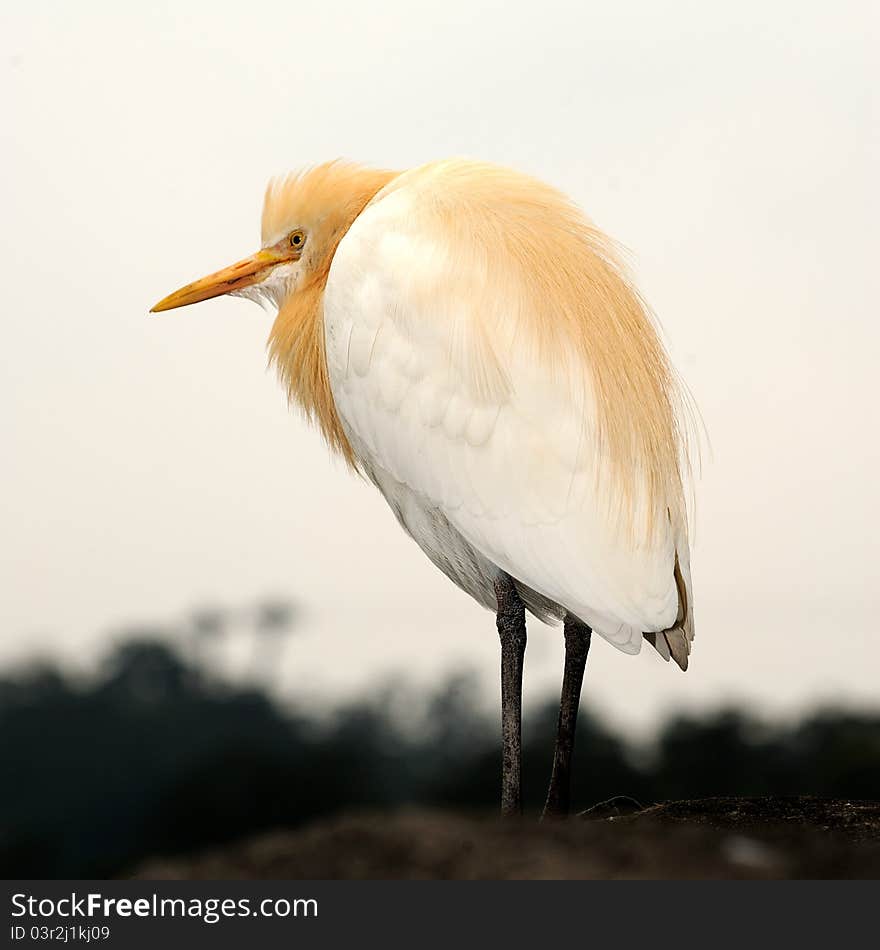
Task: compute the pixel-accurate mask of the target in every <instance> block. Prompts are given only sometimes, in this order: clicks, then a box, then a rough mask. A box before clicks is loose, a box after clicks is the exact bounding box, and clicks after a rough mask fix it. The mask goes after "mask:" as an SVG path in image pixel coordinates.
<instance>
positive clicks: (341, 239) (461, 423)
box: [152, 158, 694, 818]
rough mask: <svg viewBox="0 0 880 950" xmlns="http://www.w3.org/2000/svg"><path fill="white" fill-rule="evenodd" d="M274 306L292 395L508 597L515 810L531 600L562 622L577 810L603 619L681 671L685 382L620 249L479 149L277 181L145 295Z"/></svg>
mask: <svg viewBox="0 0 880 950" xmlns="http://www.w3.org/2000/svg"><path fill="white" fill-rule="evenodd" d="M225 294H231V295H234V296H240V297H245V298H248V299H251V300H254V301H256V302H260V303H262V304H264V305H267V306H268V307H269V308H270V309H271V310H274V311H275V314H276V315H275V318H274V322H273V324H272V327H271V331H270V334H269V339H268V353H269V360H270V363H271V364H272V365H273V366H274V367H275V369H276V370H277V372H278V375H279V377H280V380H281V383H282V385H283V387H284V388H285V389H286V392H287V395H288V398H289V400H290V403H291V404H293V405H295V406H297V407H299V409H300V410H301V411H302V413H303V414H304V415H305V417H306V418H307V419H308V420H310V421H311V422H313V423H315V424H316V425H317V427H318V428H319V429H320V431H321V433H322V434H323V436H324V438H325V440H326V442H327V444H328V446H329V447H330V449H331V450H332V452H333V453H335V454H336V455H338V456H340V457H341V458H342V459H343V460H344V462H345V463H346V464H347V466H348V467H350V468H351V469H352V471H354V472H356V473H358V474H359V475H361V476H362V477H364V478H365V479H367V480H368V481H369V482H372V484H373V485H374V486H375V487H376V488H377V489H378V490H379V492H380V493H381V494H382V496H384V498H385V500H386V502H387V503H388V505H389V507H390V508H391V510H392V512H393V514H394V515H395V517H396V518H397V521H398V522H399V524H400V526H401V527H402V528H403V530H404V531H405V532H406V533H407V534H408V535H409V536H410V538H412V540H413V541H415V543H416V544H417V545H418V547H419V548H421V550H422V551H423V552H424V554H426V555H427V557H428V558H429V559H430V560H431V561H432V562H433V563H434V565H436V567H438V568H439V569H440V570H441V571H442V572H443V573H444V574H445V575H446V576H447V577H448V578H449V580H451V581H452V582H453V583H454V584H455V585H457V586H458V587H459V588H461V589H462V590H463V591H465V592H466V593H467V594H469V595H470V596H471V597H472V598H473V599H474V600H475V601H476V602H477V603H478V604H480V605H482V606H483V607H486V608H488V609H489V610H491V611H492V612H494V613H495V619H496V627H497V632H498V636H499V639H500V647H501V650H500V652H501V753H502V754H501V812H502V814H503V815H506V816H517V815H521V814H522V787H521V785H522V780H521V772H522V680H523V669H524V658H525V649H526V642H527V634H526V614H527V613H529V614H531V615H532V616H534V617H536V618H537V619H539V620H541V621H545V622H547V623H550V624H557V625H558V624H560V623H561V625H562V632H563V637H564V646H565V659H564V668H563V682H562V690H561V695H560V705H559V717H558V723H557V735H556V743H555V749H554V757H553V764H552V769H551V775H550V783H549V789H548V793H547V797H546V801H545V805H544V809H543V812H542V816H543V817H547V818H553V817H562V816H565V815H567V814H568V813H569V811H570V808H571V771H572V755H573V749H574V740H575V729H576V723H577V717H578V707H579V703H580V696H581V688H582V683H583V678H584V672H585V668H586V661H587V655H588V652H589V650H590V645H591V640H592V634H593V633H596V634H598V635H599V636H600V637H601V638H602V639H603V640H605V641H608V642H609V643H611V644H612V645H613V646H615V647H617V649H618V650H621V651H623V652H624V653H627V654H636V653H638V652H639V651H640V649H641V646H642V644H643V643H644V642H645V641H647V642H648V643H649V644H650V645H651V646H652V647H653V648H654V649H655V650H656V651H657V652H658V653H659V654H660V655H661V656H662V657H663V658H664V659H666V660H669V659H670V658H672V659H673V660H674V661H675V663H676V664H677V665H678V666H679V667H680V668H681V669H682V670H685V669H687V666H688V656H689V654H690V652H691V643H692V641H693V639H694V616H693V596H692V591H691V587H692V583H691V571H690V553H689V527H688V525H689V520H690V494H691V493H690V491H689V485H690V472H691V463H690V454H691V451H690V434H689V433H690V427H689V424H688V417H689V406H690V402H689V398H690V397H689V394H688V393H687V389H686V387H685V386H684V383H683V382H682V380H681V378H680V376H679V374H678V373H677V372H676V370H675V368H674V367H673V365H672V362H671V359H670V357H669V355H668V352H667V350H666V347H665V345H664V343H663V341H662V339H661V336H660V331H659V326H658V324H657V322H656V319H655V317H654V316H653V314H652V312H651V311H650V309H649V307H648V305H647V304H646V303H645V301H644V300H643V298H642V296H641V295H640V293H639V291H638V290H637V288H636V286H635V283H634V281H633V279H632V277H631V276H630V274H629V272H628V270H627V268H626V267H625V265H624V263H623V259H622V255H621V252H620V250H619V248H618V245H617V244H616V243H615V242H614V241H613V240H612V239H611V238H610V237H608V236H607V235H606V234H605V233H604V232H603V231H602V230H600V229H599V228H598V227H597V226H596V225H595V224H594V223H593V222H592V220H591V219H590V218H588V217H587V216H586V214H585V213H584V212H582V211H581V210H580V209H579V208H578V206H577V205H576V204H575V203H574V202H573V201H572V200H570V199H569V198H568V197H567V196H566V195H564V194H563V193H562V192H561V191H559V190H557V189H556V188H554V187H552V186H551V185H549V184H546V183H544V182H543V181H541V180H539V179H537V178H535V177H532V176H530V175H527V174H524V173H522V172H519V171H517V170H514V169H510V168H506V167H502V166H499V165H495V164H492V163H489V162H484V161H476V160H471V159H464V158H453V159H445V160H440V161H433V162H429V163H427V164H424V165H421V166H418V167H415V168H411V169H409V170H405V171H393V170H386V169H380V168H374V167H369V166H365V165H361V164H357V163H352V162H348V161H343V160H335V161H331V162H327V163H324V164H319V165H314V166H310V167H308V168H306V169H304V170H300V171H297V172H292V173H290V174H287V175H284V176H282V177H279V178H274V179H272V180H271V181H270V182H269V185H268V187H267V189H266V192H265V198H264V201H263V212H262V241H261V246H260V248H259V250H257V251H256V253H254V254H252V255H251V256H249V257H246V258H244V259H243V260H240V261H239V262H238V263H235V264H232V265H231V266H229V267H226V268H224V269H222V270H220V271H217V272H216V273H214V274H211V275H209V276H207V277H204V278H202V279H200V280H197V281H195V282H194V283H190V284H187V285H186V286H184V287H182V288H181V289H179V290H177V291H175V292H174V293H172V294H170V295H169V296H167V297H165V298H163V299H162V300H160V301H159V302H158V303H157V304H156V305H155V306H154V307H153V308H152V312H161V311H166V310H171V309H173V308H176V307H182V306H185V305H188V304H193V303H197V302H199V301H203V300H207V299H209V298H213V297H217V296H220V295H225Z"/></svg>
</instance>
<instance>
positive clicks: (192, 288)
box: [150, 246, 295, 313]
mask: <svg viewBox="0 0 880 950" xmlns="http://www.w3.org/2000/svg"><path fill="white" fill-rule="evenodd" d="M293 259H295V258H294V256H293V255H292V254H289V253H283V252H282V251H281V249H280V248H279V247H277V246H276V247H270V248H264V249H263V250H260V251H257V253H256V254H252V255H251V256H250V257H246V258H245V259H244V260H241V261H239V262H238V263H237V264H232V265H231V266H230V267H225V268H223V270H218V271H217V273H216V274H209V275H208V276H207V277H203V278H202V279H201V280H197V281H195V282H194V283H192V284H187V285H186V287H181V288H180V290H175V291H174V293H173V294H169V295H168V296H167V297H163V298H162V299H161V300H160V301H159V302H158V303H157V304H156V305H155V306H154V307H152V308H151V309H150V313H158V312H159V311H160V310H173V309H174V308H175V307H186V306H188V305H189V304H191V303H198V302H199V301H200V300H210V299H211V297H219V296H221V295H222V294H229V293H232V291H234V290H241V289H242V288H243V287H250V286H251V285H252V284H256V283H258V282H259V281H261V280H262V279H263V278H264V277H265V276H266V274H267V272H268V271H269V270H271V269H272V268H273V267H274V266H275V265H276V264H282V263H284V262H285V261H290V260H293Z"/></svg>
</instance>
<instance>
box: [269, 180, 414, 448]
mask: <svg viewBox="0 0 880 950" xmlns="http://www.w3.org/2000/svg"><path fill="white" fill-rule="evenodd" d="M395 176H396V173H395V172H388V171H379V170H376V169H366V168H365V169H362V170H360V171H359V173H358V174H357V175H354V176H351V175H349V178H348V180H347V181H346V182H345V191H344V193H337V194H336V195H334V201H333V208H332V211H331V213H330V216H331V220H330V221H329V222H328V224H329V227H328V231H329V234H328V236H327V240H326V247H327V252H326V254H325V255H324V258H323V259H322V260H321V261H320V263H319V264H318V266H316V267H315V268H314V270H312V272H311V273H310V274H309V276H308V278H307V280H306V281H305V282H304V283H303V285H302V286H300V287H298V288H297V290H296V292H295V293H293V294H292V295H291V296H290V297H288V298H287V300H285V301H284V303H283V304H282V305H281V307H280V309H279V310H278V316H277V317H276V318H275V322H274V324H273V325H272V330H271V332H270V334H269V359H270V362H272V363H273V364H274V365H275V367H276V369H277V370H278V374H279V376H280V377H281V381H282V383H283V384H284V385H285V387H286V388H287V393H288V397H289V399H290V400H291V402H295V403H297V404H298V405H299V406H300V407H301V408H302V409H303V410H304V411H305V413H306V415H307V416H308V417H309V419H312V420H314V421H315V422H316V423H317V424H318V427H319V428H320V430H321V432H322V433H323V435H324V438H325V439H326V440H327V442H328V443H329V445H330V446H331V448H333V449H335V450H337V451H338V452H339V453H340V454H341V455H342V456H343V458H345V460H346V461H347V462H348V463H349V464H350V465H352V466H353V467H355V466H356V465H357V459H356V457H355V454H354V452H353V450H352V448H351V445H350V444H349V441H348V439H347V438H346V435H345V432H344V430H343V428H342V423H341V421H340V419H339V414H338V412H337V411H336V404H335V402H334V401H333V393H332V391H331V389H330V376H329V373H328V370H327V357H326V351H325V344H324V289H325V288H326V286H327V278H328V277H329V275H330V265H331V264H332V263H333V257H334V255H335V254H336V249H337V247H338V246H339V242H340V241H341V240H342V239H343V238H344V237H345V235H346V234H347V233H348V230H349V228H350V227H351V226H352V224H353V223H354V221H355V219H356V218H357V216H358V215H359V214H360V213H361V212H362V211H363V210H364V208H365V207H366V206H367V205H368V204H369V202H370V201H371V200H372V199H373V198H374V197H375V196H376V194H377V193H378V192H379V191H380V190H381V189H382V188H384V187H385V185H387V184H388V182H389V181H391V179H392V178H394V177H395Z"/></svg>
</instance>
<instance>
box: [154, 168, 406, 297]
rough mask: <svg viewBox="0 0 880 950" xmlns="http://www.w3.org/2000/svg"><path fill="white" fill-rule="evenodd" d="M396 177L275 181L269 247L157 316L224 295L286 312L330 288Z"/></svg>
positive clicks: (329, 175)
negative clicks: (367, 216) (353, 238)
mask: <svg viewBox="0 0 880 950" xmlns="http://www.w3.org/2000/svg"><path fill="white" fill-rule="evenodd" d="M393 177H394V173H393V172H387V171H382V170H378V169H367V168H363V167H361V166H358V165H353V164H349V163H346V162H328V163H326V164H324V165H318V166H317V167H315V168H310V169H308V170H307V171H304V172H300V173H297V174H293V175H288V176H286V177H284V178H280V179H274V180H273V181H271V182H270V183H269V187H268V188H267V189H266V197H265V200H264V202H263V222H262V243H261V247H260V249H259V250H258V251H257V252H256V253H254V254H251V255H250V256H249V257H245V258H244V259H242V260H240V261H238V262H237V263H235V264H232V265H231V266H229V267H224V268H223V269H222V270H218V271H216V272H215V273H213V274H209V275H208V276H207V277H202V278H201V279H200V280H196V281H194V282H193V283H191V284H187V285H186V286H185V287H181V288H180V290H175V291H174V293H173V294H169V295H168V296H167V297H164V298H163V299H162V300H160V301H159V302H158V303H157V304H156V305H155V306H154V307H153V308H152V311H151V312H153V313H156V312H159V311H162V310H173V309H174V308H176V307H185V306H187V305H188V304H192V303H198V302H199V301H202V300H209V299H210V298H211V297H219V296H222V295H224V294H233V295H236V296H241V297H248V298H250V299H253V300H257V301H267V302H270V303H273V304H275V306H276V307H278V308H279V309H281V308H282V307H283V306H284V304H285V302H286V301H288V300H289V299H290V298H291V297H292V296H294V295H295V294H296V293H297V292H298V291H300V290H303V289H306V288H311V287H314V286H315V285H316V284H319V285H320V286H321V288H322V289H323V283H324V282H325V281H326V278H327V274H328V272H329V269H330V263H331V261H332V260H333V254H334V253H335V251H336V248H337V246H338V244H339V242H340V241H341V240H342V238H343V237H344V235H345V233H346V231H347V230H348V229H349V228H350V227H351V224H352V222H353V221H354V219H355V218H356V217H357V216H358V215H359V214H360V213H361V211H363V209H364V207H365V206H366V205H367V203H368V202H369V201H370V200H371V199H372V198H373V197H374V196H375V194H376V193H377V192H378V191H379V190H380V189H381V188H382V187H384V185H386V184H387V183H388V182H389V181H390V180H391V178H393Z"/></svg>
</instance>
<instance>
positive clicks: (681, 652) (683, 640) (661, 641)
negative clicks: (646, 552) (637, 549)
mask: <svg viewBox="0 0 880 950" xmlns="http://www.w3.org/2000/svg"><path fill="white" fill-rule="evenodd" d="M675 586H676V588H677V589H678V616H677V617H676V618H675V623H674V624H673V625H672V626H671V627H669V628H667V629H666V630H661V631H660V632H659V633H646V634H643V636H644V637H645V639H646V640H647V641H648V643H650V644H651V646H652V647H654V649H655V650H656V651H657V652H658V653H659V654H660V656H662V657H663V659H664V660H669V658H670V657H672V659H673V660H675V662H676V663H677V664H678V665H679V666H680V667H681V668H682V670H686V669H687V668H688V656H689V655H690V652H691V643H693V640H694V615H693V609H692V605H691V603H690V598H689V597H688V588H689V586H690V585H689V579H685V576H684V573H683V572H682V569H681V565H680V564H679V562H678V553H677V552H676V555H675Z"/></svg>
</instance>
